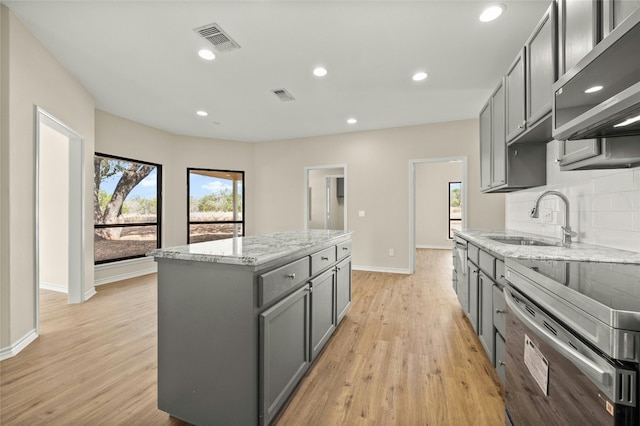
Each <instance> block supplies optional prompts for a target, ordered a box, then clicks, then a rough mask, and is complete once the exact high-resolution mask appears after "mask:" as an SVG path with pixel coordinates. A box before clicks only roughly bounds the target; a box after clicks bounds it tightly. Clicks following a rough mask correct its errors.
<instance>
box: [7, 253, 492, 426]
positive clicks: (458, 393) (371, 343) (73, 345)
mask: <svg viewBox="0 0 640 426" xmlns="http://www.w3.org/2000/svg"><path fill="white" fill-rule="evenodd" d="M97 291H98V293H97V295H95V296H94V297H93V298H92V299H90V300H89V301H88V302H87V303H84V304H80V305H67V304H66V296H65V295H63V294H60V293H54V292H49V291H41V334H40V337H39V338H38V339H36V341H34V342H33V343H32V344H31V345H29V346H28V347H27V348H26V349H24V350H23V351H22V352H21V353H20V354H18V355H17V356H16V357H14V358H11V359H8V360H5V361H2V362H1V363H0V385H1V387H0V424H2V425H23V424H24V425H38V424H47V425H57V424H59V425H84V424H91V425H101V424H102V425H119V424H136V425H182V424H183V423H182V422H180V421H179V420H176V419H173V418H171V417H170V416H169V415H167V414H166V413H164V412H162V411H160V410H158V409H157V408H156V397H157V393H156V374H157V365H156V342H157V334H156V301H157V299H156V276H155V275H147V276H144V277H140V278H136V279H131V280H126V281H122V282H119V283H115V284H110V285H106V286H101V287H99V288H98V289H97ZM502 394H503V389H502V386H501V385H500V383H499V379H498V377H497V375H496V373H495V371H494V370H493V368H492V366H491V365H490V363H489V361H488V359H487V358H486V356H485V355H484V353H483V350H482V347H481V345H480V342H479V340H478V338H477V336H476V335H475V334H474V333H473V329H472V328H471V325H470V323H469V322H468V321H467V320H466V318H465V317H464V315H463V313H462V310H461V309H460V307H459V305H458V303H457V300H456V298H455V294H454V292H453V290H452V289H451V252H450V251H448V250H419V251H418V256H417V272H416V274H414V275H412V276H405V275H396V274H384V273H370V272H360V271H354V273H353V305H352V307H351V310H350V312H349V314H348V315H347V316H346V317H345V319H344V320H343V322H342V323H341V325H340V326H339V327H338V329H337V330H336V333H335V334H334V336H333V338H332V339H331V341H330V342H329V344H328V345H327V347H326V348H325V350H324V351H323V353H322V354H321V355H320V357H319V359H318V360H317V362H316V363H315V364H314V366H313V367H312V369H311V370H310V371H309V373H308V375H307V376H306V377H305V378H304V379H303V381H302V383H301V384H300V386H299V387H298V389H297V391H296V393H295V394H294V396H293V398H292V399H291V401H290V402H289V404H288V406H287V407H286V408H285V410H284V411H283V412H282V413H281V415H280V417H279V418H278V419H276V424H277V425H278V426H285V425H456V426H457V425H502V424H504V415H503V410H504V402H503V397H502Z"/></svg>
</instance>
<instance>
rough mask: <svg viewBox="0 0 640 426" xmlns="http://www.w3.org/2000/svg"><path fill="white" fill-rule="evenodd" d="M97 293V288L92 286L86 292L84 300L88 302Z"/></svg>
mask: <svg viewBox="0 0 640 426" xmlns="http://www.w3.org/2000/svg"><path fill="white" fill-rule="evenodd" d="M95 295H96V288H95V287H91V289H90V290H89V291H87V292H85V293H84V301H85V302H86V301H87V300H89V299H91V298H92V297H93V296H95Z"/></svg>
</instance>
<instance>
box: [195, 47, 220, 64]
mask: <svg viewBox="0 0 640 426" xmlns="http://www.w3.org/2000/svg"><path fill="white" fill-rule="evenodd" d="M198 56H200V57H201V58H202V59H206V60H207V61H213V60H214V59H215V57H216V55H215V54H214V53H213V52H212V51H210V50H209V49H202V50H200V51H199V52H198Z"/></svg>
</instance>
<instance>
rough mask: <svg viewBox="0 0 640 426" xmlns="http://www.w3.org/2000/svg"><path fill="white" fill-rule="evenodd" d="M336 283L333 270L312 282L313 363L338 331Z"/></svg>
mask: <svg viewBox="0 0 640 426" xmlns="http://www.w3.org/2000/svg"><path fill="white" fill-rule="evenodd" d="M335 282H336V275H335V273H334V272H333V270H329V271H327V272H325V273H324V274H322V275H320V276H318V277H317V278H314V279H313V280H311V361H313V360H314V359H316V356H318V354H319V353H320V351H321V350H322V348H323V347H324V345H325V344H326V343H327V341H328V340H329V338H330V337H331V335H332V334H333V331H334V330H335V329H336V324H337V323H336V309H335V300H336V298H335V297H336V291H335Z"/></svg>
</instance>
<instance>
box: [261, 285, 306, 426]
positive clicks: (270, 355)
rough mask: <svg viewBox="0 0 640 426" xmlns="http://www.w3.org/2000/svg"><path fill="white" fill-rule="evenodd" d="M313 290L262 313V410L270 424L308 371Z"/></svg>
mask: <svg viewBox="0 0 640 426" xmlns="http://www.w3.org/2000/svg"><path fill="white" fill-rule="evenodd" d="M310 296H311V292H310V287H309V285H305V286H304V287H302V288H300V289H298V290H296V291H295V293H293V294H292V295H290V296H288V297H287V298H285V299H284V300H282V301H280V302H278V303H277V304H276V305H275V306H273V307H272V308H270V309H268V310H266V311H265V312H263V313H262V314H260V340H261V342H260V343H261V344H260V371H261V377H260V379H261V380H260V390H261V392H260V411H261V417H262V421H263V422H264V424H269V422H270V421H271V420H272V419H273V417H274V416H275V414H276V413H277V412H278V410H279V409H280V408H281V407H282V405H283V404H284V403H285V402H286V401H287V398H288V397H289V395H290V394H291V392H293V390H294V389H295V387H296V385H297V384H298V382H299V381H300V379H301V378H302V376H303V375H304V373H305V372H306V371H307V369H308V368H309V365H310V363H311V359H310V357H309V355H310V354H309V324H310V314H309V306H310Z"/></svg>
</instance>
